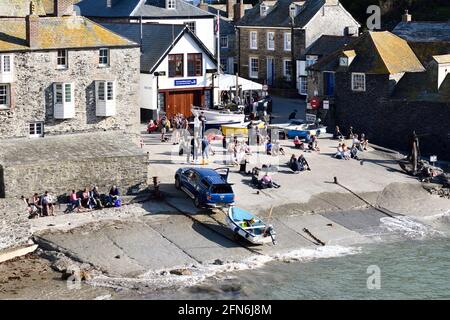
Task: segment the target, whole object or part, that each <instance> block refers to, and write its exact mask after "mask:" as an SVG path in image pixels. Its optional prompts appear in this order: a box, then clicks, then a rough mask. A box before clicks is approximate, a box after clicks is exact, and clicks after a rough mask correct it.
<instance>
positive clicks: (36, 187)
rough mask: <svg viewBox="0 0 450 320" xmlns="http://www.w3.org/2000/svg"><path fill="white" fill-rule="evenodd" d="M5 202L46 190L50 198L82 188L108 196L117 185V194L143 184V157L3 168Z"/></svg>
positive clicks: (145, 178) (144, 169)
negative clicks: (93, 188) (94, 190)
mask: <svg viewBox="0 0 450 320" xmlns="http://www.w3.org/2000/svg"><path fill="white" fill-rule="evenodd" d="M3 179H4V181H5V194H6V197H7V198H10V197H20V196H21V195H24V196H25V197H30V196H31V195H33V194H34V193H35V192H37V193H39V194H42V193H44V192H45V191H46V190H47V191H49V192H51V193H52V194H53V195H54V196H58V197H59V196H63V195H67V196H68V195H69V193H70V191H71V190H72V189H75V190H76V191H77V192H78V191H81V190H83V189H84V188H86V187H87V188H91V187H92V186H93V185H96V186H98V188H99V191H100V192H101V193H108V191H109V189H110V188H111V186H112V185H117V186H118V187H119V189H120V192H121V194H126V193H130V192H131V188H134V187H142V186H145V185H146V183H147V155H145V154H142V155H130V156H117V157H101V158H84V159H78V160H75V159H68V160H63V161H48V162H46V163H45V164H44V163H39V162H38V163H25V164H16V165H9V166H4V167H3Z"/></svg>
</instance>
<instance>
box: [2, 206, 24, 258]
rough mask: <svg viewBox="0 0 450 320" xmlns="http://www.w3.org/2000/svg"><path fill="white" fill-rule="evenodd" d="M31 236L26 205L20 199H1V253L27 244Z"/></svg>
mask: <svg viewBox="0 0 450 320" xmlns="http://www.w3.org/2000/svg"><path fill="white" fill-rule="evenodd" d="M30 236H31V231H30V223H29V220H28V214H27V212H26V205H25V203H24V202H23V201H22V200H18V199H0V251H2V250H4V249H7V248H11V247H16V246H20V245H23V244H26V243H27V241H28V239H29V237H30Z"/></svg>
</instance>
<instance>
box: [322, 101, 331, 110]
mask: <svg viewBox="0 0 450 320" xmlns="http://www.w3.org/2000/svg"><path fill="white" fill-rule="evenodd" d="M323 108H324V110H328V109H330V101H328V100H323Z"/></svg>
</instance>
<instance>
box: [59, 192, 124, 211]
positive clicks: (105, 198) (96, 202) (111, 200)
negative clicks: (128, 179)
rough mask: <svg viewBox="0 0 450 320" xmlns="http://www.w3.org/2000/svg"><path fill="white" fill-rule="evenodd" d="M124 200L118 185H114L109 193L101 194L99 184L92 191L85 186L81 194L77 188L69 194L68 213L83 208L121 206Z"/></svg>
mask: <svg viewBox="0 0 450 320" xmlns="http://www.w3.org/2000/svg"><path fill="white" fill-rule="evenodd" d="M121 205H122V201H121V199H120V192H119V188H117V186H112V187H111V189H110V190H109V193H108V195H105V194H100V192H99V191H98V188H97V186H94V187H93V188H92V189H91V190H90V191H89V189H88V188H85V189H84V191H83V192H81V196H78V193H77V192H76V191H75V190H72V192H70V194H69V203H68V205H67V209H66V211H65V212H66V213H67V212H72V211H74V210H76V211H77V212H80V211H83V210H87V209H89V210H92V209H102V208H104V207H120V206H121Z"/></svg>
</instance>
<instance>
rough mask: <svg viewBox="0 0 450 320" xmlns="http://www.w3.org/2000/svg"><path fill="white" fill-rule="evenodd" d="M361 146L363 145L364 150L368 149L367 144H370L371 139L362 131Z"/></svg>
mask: <svg viewBox="0 0 450 320" xmlns="http://www.w3.org/2000/svg"><path fill="white" fill-rule="evenodd" d="M360 141H361V146H362V147H363V150H364V151H367V146H368V145H369V140H368V139H367V138H366V135H365V134H364V133H361V140H360Z"/></svg>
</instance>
